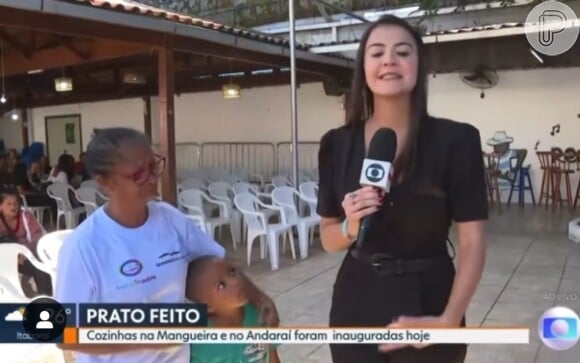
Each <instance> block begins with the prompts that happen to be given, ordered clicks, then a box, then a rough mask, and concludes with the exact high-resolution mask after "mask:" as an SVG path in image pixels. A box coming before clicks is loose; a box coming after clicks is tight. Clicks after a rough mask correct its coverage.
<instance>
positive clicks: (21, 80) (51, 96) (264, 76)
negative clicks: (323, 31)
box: [0, 0, 352, 106]
mask: <svg viewBox="0 0 580 363" xmlns="http://www.w3.org/2000/svg"><path fill="white" fill-rule="evenodd" d="M0 39H2V40H3V41H4V46H5V54H6V56H5V66H6V67H5V69H6V75H7V76H9V77H8V79H7V81H6V83H7V86H6V88H7V91H8V92H9V93H13V94H14V97H16V98H18V99H19V100H18V102H17V103H18V104H20V105H24V104H23V103H24V101H23V100H24V99H26V100H27V101H26V102H25V103H28V104H30V105H31V106H42V105H53V104H64V103H78V102H83V101H95V100H100V99H111V98H123V97H137V96H143V95H148V94H155V93H156V91H157V85H156V84H155V83H154V82H151V80H150V79H149V78H156V74H157V66H156V55H155V52H156V50H157V49H158V48H160V47H165V46H166V45H168V44H169V43H170V44H169V46H170V47H171V48H172V49H173V50H174V53H175V63H176V77H177V78H179V80H178V82H177V83H176V92H177V93H182V92H198V91H209V90H217V89H219V88H220V87H221V85H222V83H223V82H224V78H223V75H224V74H227V73H234V74H236V75H241V76H240V77H237V78H236V83H239V84H240V85H241V86H242V87H256V86H267V85H275V84H288V83H289V79H290V77H289V74H287V73H285V70H286V69H287V68H288V67H289V54H290V49H289V42H288V40H286V39H282V38H278V37H275V36H271V35H265V34H261V33H259V32H255V31H249V30H245V29H240V28H234V27H229V26H225V25H222V24H218V23H215V22H211V21H206V20H203V19H199V18H195V17H191V16H188V15H182V14H176V13H172V12H169V11H165V10H162V9H157V8H154V7H151V6H146V5H142V4H138V3H135V2H132V1H128V0H0ZM296 58H297V59H296V64H297V69H298V80H299V81H300V82H309V81H319V80H322V79H326V78H333V77H337V78H343V79H345V78H346V79H347V78H348V77H349V75H350V70H351V68H352V61H351V60H349V59H345V58H341V57H337V56H334V55H323V54H314V53H311V52H309V51H308V46H306V45H304V44H299V45H298V46H297V51H296ZM39 70H42V72H38V71H39ZM128 71H131V72H138V73H141V74H144V75H146V76H148V83H147V85H135V84H129V85H128V84H125V83H123V82H122V81H121V79H122V76H123V73H124V72H128ZM30 72H32V73H33V74H30ZM63 73H64V74H66V75H67V76H70V77H73V78H74V83H75V90H74V91H73V92H71V93H69V94H66V95H63V94H56V93H55V91H54V86H53V79H54V78H55V77H57V76H61V75H62V74H63ZM106 73H108V74H106ZM91 79H92V80H91ZM95 80H96V82H95ZM186 80H190V82H188V81H186Z"/></svg>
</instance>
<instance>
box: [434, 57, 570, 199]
mask: <svg viewBox="0 0 580 363" xmlns="http://www.w3.org/2000/svg"><path fill="white" fill-rule="evenodd" d="M578 80H580V68H568V69H546V70H533V71H512V72H501V73H500V74H499V83H498V85H497V86H496V87H494V88H492V89H490V90H487V91H486V92H485V98H484V99H481V98H480V97H479V94H480V91H479V90H475V89H470V88H468V87H467V86H466V85H464V84H463V82H462V81H461V80H460V79H459V77H458V76H457V75H451V74H449V75H438V76H437V77H436V78H430V79H429V82H430V87H429V96H430V98H429V99H430V102H429V106H430V111H431V113H432V114H433V115H437V116H443V117H448V118H452V119H455V120H458V121H463V122H469V123H471V124H474V125H475V126H476V127H477V128H478V129H479V130H480V134H481V138H482V144H483V145H482V147H483V150H487V151H491V150H492V149H491V147H489V146H487V145H486V141H487V139H489V138H491V137H492V136H493V134H494V132H495V131H497V130H504V131H506V132H507V133H508V134H509V135H510V136H512V137H514V142H513V144H512V147H513V148H522V149H524V148H525V149H528V156H527V159H526V162H527V163H531V164H532V167H531V170H532V177H533V180H532V182H533V183H534V187H535V188H536V190H535V195H536V199H537V198H538V196H539V188H540V186H541V176H542V175H541V172H540V170H539V162H538V158H537V156H536V154H535V152H534V146H535V144H536V142H537V141H540V144H539V147H538V150H549V149H550V148H551V147H553V146H557V147H560V148H562V149H565V148H567V147H574V148H576V149H580V102H579V100H580V84H579V83H578ZM556 124H560V133H559V134H556V135H555V136H551V135H550V131H551V130H552V126H553V125H556ZM577 180H578V176H573V178H572V182H573V183H572V193H574V192H575V190H576V185H577ZM516 197H517V195H516V196H514V197H512V198H516ZM502 200H507V197H504V198H502ZM512 201H513V199H512Z"/></svg>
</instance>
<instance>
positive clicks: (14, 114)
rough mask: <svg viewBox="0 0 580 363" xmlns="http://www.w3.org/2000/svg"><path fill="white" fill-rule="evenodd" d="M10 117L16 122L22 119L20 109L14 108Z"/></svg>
mask: <svg viewBox="0 0 580 363" xmlns="http://www.w3.org/2000/svg"><path fill="white" fill-rule="evenodd" d="M10 118H11V119H12V121H14V122H16V121H18V120H19V119H20V115H19V114H18V111H16V110H14V111H12V112H11V113H10Z"/></svg>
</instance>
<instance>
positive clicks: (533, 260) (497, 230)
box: [236, 206, 580, 363]
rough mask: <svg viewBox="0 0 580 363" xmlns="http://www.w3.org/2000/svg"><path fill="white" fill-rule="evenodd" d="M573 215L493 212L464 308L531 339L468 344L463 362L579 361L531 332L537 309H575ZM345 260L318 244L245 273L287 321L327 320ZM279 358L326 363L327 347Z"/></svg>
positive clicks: (577, 268) (292, 349)
mask: <svg viewBox="0 0 580 363" xmlns="http://www.w3.org/2000/svg"><path fill="white" fill-rule="evenodd" d="M571 218H572V216H571V215H570V214H569V213H568V212H567V211H558V212H556V213H552V212H551V211H545V210H544V209H543V208H536V209H533V208H530V207H527V208H525V209H523V210H521V209H519V208H518V207H515V206H512V207H510V208H508V209H507V210H506V209H505V208H504V210H503V213H501V214H499V213H497V212H493V213H492V215H491V218H490V221H489V223H488V252H487V261H486V267H485V272H484V276H483V279H482V281H481V284H480V285H479V288H478V290H477V292H476V295H475V297H474V299H473V301H472V304H471V307H470V308H469V311H468V316H467V319H468V324H469V325H496V326H497V325H520V324H524V325H529V326H530V328H531V337H530V339H531V341H530V344H529V345H476V346H471V347H470V348H469V353H468V359H467V363H495V362H501V363H511V362H513V363H533V362H538V363H565V362H566V363H578V362H580V343H579V344H578V345H577V346H576V347H575V348H574V349H571V350H569V351H566V352H563V353H562V352H553V351H551V350H549V349H547V348H545V347H542V346H541V343H540V341H539V339H538V334H537V331H536V326H537V323H538V319H539V317H540V316H541V314H542V313H543V312H544V311H545V310H546V309H547V308H549V307H551V306H553V305H555V304H556V303H559V304H562V305H566V306H569V307H571V308H572V309H575V310H576V311H577V312H579V313H580V298H579V297H578V296H580V244H574V243H572V242H570V241H568V240H567V224H568V221H569V220H570V219H571ZM452 240H454V238H453V236H452ZM236 255H237V256H238V254H237V253H236ZM256 255H257V254H256ZM237 256H236V257H237ZM342 257H343V254H342V253H335V254H331V253H325V252H323V251H322V249H321V248H320V247H319V245H317V246H315V247H314V251H313V254H312V256H311V257H310V258H309V259H308V260H305V261H300V262H298V263H294V262H293V261H292V260H291V258H290V253H289V251H287V254H286V257H285V258H284V259H283V261H282V264H281V268H280V270H279V271H277V272H270V271H268V270H267V267H268V265H267V263H266V261H257V262H255V263H253V264H252V266H251V267H250V268H249V272H250V275H251V276H252V277H253V278H254V280H255V281H256V283H257V284H258V285H259V286H260V287H262V288H263V289H264V290H265V291H267V292H268V293H270V294H271V295H272V296H273V297H274V298H275V301H276V303H277V305H278V309H279V312H280V315H281V319H282V322H283V323H284V324H292V325H300V324H308V325H315V324H320V325H324V324H327V321H328V320H327V319H328V312H329V309H330V296H331V289H332V284H333V281H334V278H335V275H336V272H337V269H338V267H339V264H340V262H341V259H342ZM239 261H240V263H242V262H243V259H240V260H239ZM555 293H559V294H565V293H568V294H572V295H569V296H571V297H572V298H574V297H576V299H573V300H575V301H566V302H564V301H560V302H557V301H553V300H550V298H551V296H552V295H550V294H555ZM574 294H575V295H574ZM280 355H281V360H282V361H283V362H287V363H309V362H319V363H327V362H331V360H330V352H329V349H328V347H327V346H321V345H320V346H316V345H294V346H283V347H281V348H280Z"/></svg>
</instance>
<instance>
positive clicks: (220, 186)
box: [208, 181, 242, 244]
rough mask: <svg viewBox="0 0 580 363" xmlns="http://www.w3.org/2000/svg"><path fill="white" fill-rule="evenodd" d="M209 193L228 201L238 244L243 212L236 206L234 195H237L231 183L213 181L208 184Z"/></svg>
mask: <svg viewBox="0 0 580 363" xmlns="http://www.w3.org/2000/svg"><path fill="white" fill-rule="evenodd" d="M208 191H209V194H210V195H211V196H212V197H213V198H215V199H217V200H220V201H223V202H225V203H226V208H227V210H228V215H229V219H230V228H231V230H232V233H233V236H234V238H235V243H236V244H237V243H238V242H239V241H240V239H241V223H242V214H241V213H240V211H238V210H237V209H236V208H235V207H234V202H233V197H234V195H235V193H234V191H233V189H232V187H231V186H230V184H228V183H226V182H223V181H219V182H213V183H211V184H210V185H209V186H208Z"/></svg>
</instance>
